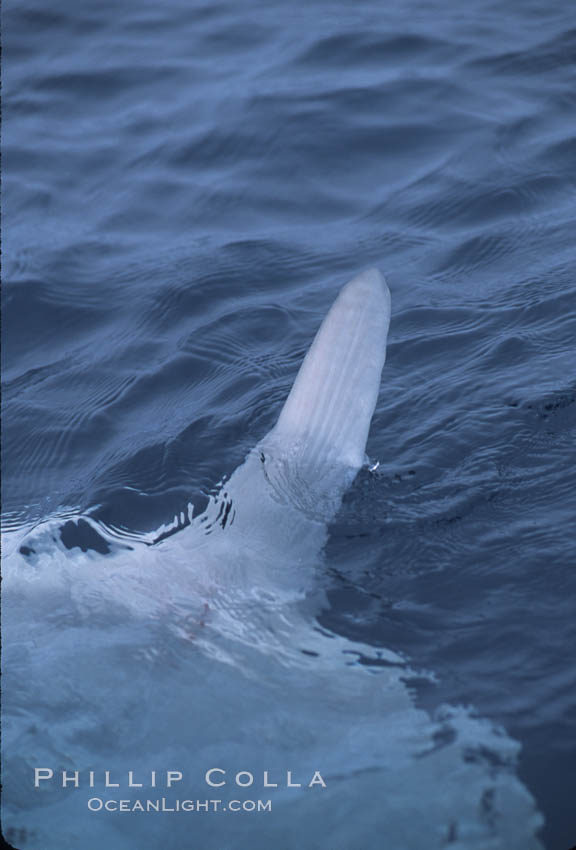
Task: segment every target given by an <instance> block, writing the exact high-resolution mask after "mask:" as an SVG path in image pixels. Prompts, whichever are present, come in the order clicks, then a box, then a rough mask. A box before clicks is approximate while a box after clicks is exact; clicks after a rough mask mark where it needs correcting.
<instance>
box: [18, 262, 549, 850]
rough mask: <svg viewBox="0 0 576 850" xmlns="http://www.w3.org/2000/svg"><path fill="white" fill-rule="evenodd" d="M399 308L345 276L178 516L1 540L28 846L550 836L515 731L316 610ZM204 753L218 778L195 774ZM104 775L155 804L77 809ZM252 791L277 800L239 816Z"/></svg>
mask: <svg viewBox="0 0 576 850" xmlns="http://www.w3.org/2000/svg"><path fill="white" fill-rule="evenodd" d="M389 320H390V295H389V292H388V288H387V286H386V284H385V282H384V280H383V278H382V276H381V275H380V273H379V272H378V271H376V270H371V271H367V272H364V273H363V274H361V275H359V276H358V277H356V278H355V279H354V280H353V281H351V282H350V283H349V284H348V285H347V286H345V287H344V289H343V290H342V291H341V293H340V295H339V296H338V298H337V299H336V301H335V303H334V305H333V306H332V308H331V310H330V312H329V313H328V315H327V317H326V318H325V320H324V322H323V323H322V325H321V327H320V330H319V331H318V334H317V335H316V338H315V339H314V342H313V343H312V346H311V348H310V350H309V352H308V354H307V355H306V358H305V360H304V362H303V364H302V366H301V369H300V371H299V373H298V376H297V378H296V381H295V383H294V385H293V387H292V390H291V392H290V395H289V396H288V399H287V401H286V403H285V405H284V407H283V408H282V411H281V413H280V416H279V418H278V421H277V423H276V425H275V426H274V427H273V428H272V430H271V431H270V432H269V433H268V434H267V435H266V436H265V437H264V438H263V439H262V440H261V441H260V443H259V444H258V445H257V446H256V447H255V448H254V450H253V451H251V452H250V454H249V455H248V457H247V458H246V460H245V462H244V463H243V464H242V465H241V466H240V467H239V468H238V469H237V470H236V471H235V472H234V473H233V475H232V476H231V477H230V479H229V480H228V482H227V483H226V484H225V486H223V488H222V490H221V492H220V493H219V495H218V497H217V498H216V499H214V500H212V502H211V503H210V504H209V506H208V508H207V510H206V512H205V513H204V514H203V515H202V516H201V517H197V518H194V519H193V520H192V522H191V523H190V525H189V526H188V527H186V528H184V529H183V530H181V531H178V532H177V533H175V534H172V535H171V536H165V537H164V539H162V540H161V541H160V542H156V543H153V544H152V545H144V544H140V545H138V544H133V545H127V544H126V542H125V541H124V542H119V541H118V540H115V539H114V538H113V536H111V535H109V537H108V538H107V545H109V548H110V554H109V555H108V556H106V557H104V558H97V557H96V556H95V555H94V553H93V552H82V553H80V552H78V550H77V549H72V550H70V549H67V548H66V547H65V546H64V545H62V539H61V535H60V534H59V532H58V525H57V523H56V522H55V521H50V522H48V523H45V524H44V526H42V527H40V528H37V529H36V530H35V531H34V532H32V533H30V534H28V536H27V537H26V538H25V539H24V537H23V536H22V535H13V536H12V542H10V540H7V547H6V548H7V550H9V552H10V553H9V554H8V556H7V558H6V562H5V567H4V588H3V590H4V601H3V607H4V617H3V620H4V623H3V632H4V635H3V637H4V640H5V643H4V646H3V667H4V671H3V672H4V682H3V684H4V703H3V750H4V753H3V755H4V775H3V784H4V793H3V822H4V829H5V830H7V832H6V834H7V835H8V837H10V834H11V833H10V832H9V831H10V830H12V831H13V834H14V836H15V837H16V838H17V839H18V840H17V846H19V847H21V848H22V850H40V848H42V850H56V848H57V847H58V848H69V850H72V848H74V850H96V848H98V847H100V846H102V844H105V845H106V846H107V847H109V848H110V850H139V848H141V847H144V846H146V847H150V848H154V850H155V848H160V847H170V848H172V850H184V848H190V850H222V848H224V847H225V848H227V850H248V848H250V850H264V848H266V850H268V848H269V847H270V846H275V847H278V848H279V850H293V848H296V847H307V848H310V850H358V848H365V850H371V848H376V847H382V846H387V847H388V846H389V847H391V848H392V847H393V848H397V850H421V848H422V847H423V846H426V848H427V850H444V848H445V850H541V845H540V843H539V841H538V839H537V838H536V831H537V829H538V827H539V826H540V825H541V816H540V815H539V813H538V812H537V810H536V808H535V806H534V801H533V799H532V797H531V795H530V793H529V792H528V791H527V789H526V788H525V787H524V786H523V785H522V783H521V782H520V781H519V780H518V779H517V777H516V775H515V764H516V759H517V754H518V745H517V744H516V743H515V742H514V741H512V740H510V739H509V738H508V737H507V736H506V735H505V733H503V731H502V730H498V729H495V728H494V727H492V726H491V724H489V723H487V722H485V721H481V720H479V719H477V718H475V717H473V716H472V715H471V714H470V712H469V711H467V710H464V709H461V708H449V707H445V708H444V710H443V711H442V712H441V714H440V715H439V716H438V717H435V718H431V717H430V716H429V715H428V714H427V713H426V712H425V711H423V710H421V709H418V708H416V707H415V705H414V704H413V700H412V697H411V694H410V692H409V690H408V688H407V687H406V685H405V684H404V681H403V680H404V679H405V678H406V677H408V676H410V670H409V669H408V668H407V665H406V662H405V660H404V659H403V658H401V657H400V656H398V655H397V654H395V653H394V652H391V651H388V650H385V649H378V650H375V649H374V648H372V647H370V646H366V645H362V644H359V643H356V642H354V641H351V640H348V639H346V638H344V637H341V636H338V635H335V634H332V633H329V632H327V631H326V630H324V629H320V628H319V626H318V623H317V621H316V617H315V614H316V613H317V611H316V608H315V606H317V605H318V603H319V599H321V591H320V592H318V590H317V589H316V588H315V573H316V572H317V571H315V569H314V568H315V567H317V566H318V565H319V563H320V552H321V550H322V547H323V545H324V543H325V540H326V535H327V523H328V522H329V521H330V520H331V519H332V518H333V517H334V515H335V513H336V511H337V510H338V508H339V506H340V503H341V498H342V495H343V493H344V492H345V490H346V488H347V487H349V486H350V484H351V482H352V481H353V479H354V476H355V475H356V473H357V472H358V470H359V468H360V467H361V466H362V464H363V463H364V461H365V454H364V452H365V446H366V439H367V435H368V430H369V427H370V421H371V418H372V415H373V412H374V408H375V405H376V401H377V398H378V391H379V385H380V375H381V371H382V367H383V364H384V358H385V349H386V337H387V332H388V324H389ZM84 521H85V522H91V521H90V520H84ZM94 529H95V530H97V531H98V533H99V534H103V535H104V536H106V532H105V531H103V530H102V529H101V528H100V526H98V527H96V524H94ZM148 543H149V544H151V543H152V540H149V541H148ZM359 658H361V659H362V660H363V662H364V663H358V659H359ZM34 767H41V768H46V769H53V770H54V771H55V776H56V775H58V774H57V771H59V770H60V771H61V770H63V769H64V770H66V771H69V772H70V771H73V770H77V771H78V781H79V786H80V787H79V788H78V789H76V788H74V787H73V788H67V789H66V790H65V791H64V790H63V789H62V787H61V786H60V787H58V784H57V783H51V781H46V782H45V783H43V785H42V788H41V789H35V788H34V787H33V784H32V781H33V768H34ZM213 768H216V769H217V770H218V771H221V772H220V773H218V774H217V776H218V777H222V776H225V777H226V780H227V781H226V784H225V785H223V786H219V787H218V788H214V787H208V786H207V785H206V783H205V782H203V775H204V773H205V772H206V771H208V770H210V769H213ZM167 769H174V770H178V771H181V772H182V774H183V776H184V777H185V781H184V782H183V783H182V785H181V786H179V787H178V788H177V789H175V790H173V791H171V792H168V791H166V790H158V789H157V788H150V787H149V784H150V783H149V781H148V785H146V783H143V785H144V787H137V788H134V787H127V784H126V781H125V780H122V779H120V780H119V784H120V785H121V787H120V788H119V789H113V790H110V789H106V788H103V787H102V779H101V777H104V776H105V775H106V771H109V775H111V776H113V777H114V778H115V779H117V778H118V777H122V776H123V777H127V776H128V775H129V771H131V772H132V774H131V775H132V776H133V777H134V778H135V781H141V780H139V777H142V776H148V777H149V776H150V772H151V770H156V771H161V770H164V771H165V770H167ZM90 771H92V772H93V774H94V776H95V777H96V778H95V779H94V782H93V784H92V785H90V784H89V780H88V776H89V772H90ZM222 771H224V773H222ZM288 771H290V777H291V779H290V782H291V784H289V783H288V780H287V773H288ZM239 772H240V775H241V776H244V777H246V776H253V777H254V784H253V785H250V787H249V788H246V787H238V785H236V784H235V780H234V777H235V776H236V774H237V773H239ZM316 772H319V773H320V774H321V776H322V779H323V783H320V782H316V783H315V787H314V788H312V787H308V784H307V783H308V782H309V781H310V779H311V778H312V777H314V776H315V775H316ZM282 777H283V778H282ZM266 783H268V784H266ZM269 783H273V784H274V783H276V785H275V786H274V785H273V787H270V784H269ZM110 797H112V800H113V802H114V800H118V799H120V798H121V799H122V800H124V801H128V802H127V804H126V805H127V806H128V805H130V806H131V805H132V804H136V803H138V804H139V805H142V806H145V805H146V800H150V799H152V801H154V800H158V798H165V799H167V805H168V807H169V808H168V811H164V812H163V813H162V814H154V813H146V811H144V813H139V812H141V811H142V810H138V813H137V811H136V809H132V808H125V809H124V810H123V811H124V813H122V814H120V813H119V811H118V810H116V811H114V810H110V811H109V810H106V808H105V807H104V803H102V808H101V809H98V810H97V811H96V810H89V808H88V807H89V805H91V804H90V800H92V801H94V800H96V803H92V805H95V806H98V805H99V803H98V801H99V800H100V801H103V800H106V799H108V798H110ZM175 797H177V798H179V799H181V798H183V797H185V798H191V799H192V800H193V801H201V802H202V804H204V802H203V801H205V800H207V799H212V798H214V797H217V798H218V799H219V801H220V802H221V804H222V806H224V810H223V811H220V812H219V813H218V812H213V813H208V812H206V811H205V810H204V811H193V812H189V813H183V812H182V811H180V812H176V810H175V808H174V805H175V799H174V798H175ZM246 798H248V802H250V801H252V802H254V801H257V800H259V799H263V800H264V801H265V800H266V799H270V800H271V809H270V810H268V811H264V812H262V813H258V812H254V811H253V810H249V809H248V810H246V809H245V810H242V809H241V810H240V811H239V812H237V813H236V814H234V813H233V812H232V811H231V808H230V807H231V805H232V803H231V801H234V800H245V799H246ZM255 805H256V803H255ZM170 806H172V808H170ZM129 812H130V813H129ZM88 827H89V828H88Z"/></svg>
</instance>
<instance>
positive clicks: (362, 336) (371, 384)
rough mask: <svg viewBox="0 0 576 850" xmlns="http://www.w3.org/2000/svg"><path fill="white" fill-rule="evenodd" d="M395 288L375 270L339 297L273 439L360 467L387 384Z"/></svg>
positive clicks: (317, 458)
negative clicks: (386, 363)
mask: <svg viewBox="0 0 576 850" xmlns="http://www.w3.org/2000/svg"><path fill="white" fill-rule="evenodd" d="M389 323H390V291H389V289H388V287H387V285H386V282H385V280H384V278H383V276H382V274H381V273H380V272H379V271H378V270H377V269H370V270H368V271H365V272H363V273H362V274H360V275H358V276H357V277H355V278H354V279H353V280H352V281H350V283H348V284H347V285H346V286H345V287H344V288H343V289H342V291H341V292H340V294H339V295H338V298H337V299H336V301H335V302H334V304H333V305H332V308H331V309H330V312H329V313H328V315H327V316H326V318H325V319H324V321H323V322H322V325H321V326H320V329H319V331H318V333H317V334H316V337H315V339H314V341H313V343H312V345H311V346H310V349H309V351H308V353H307V355H306V357H305V359H304V362H303V363H302V366H301V367H300V371H299V372H298V375H297V377H296V380H295V382H294V386H293V387H292V390H291V391H290V395H289V396H288V399H287V401H286V403H285V405H284V407H283V408H282V412H281V413H280V417H279V419H278V422H277V423H276V425H275V427H274V428H273V430H272V432H271V434H270V435H269V437H273V439H274V442H275V443H276V444H277V445H278V444H281V445H284V446H294V445H297V446H298V449H297V455H298V457H299V460H300V462H302V461H307V462H310V463H311V464H312V465H313V466H315V467H318V465H319V464H325V463H336V464H339V463H343V464H344V465H346V466H348V467H352V468H354V469H359V468H360V466H361V465H362V463H363V462H364V452H365V447H366V440H367V437H368V430H369V428H370V421H371V419H372V414H373V413H374V408H375V406H376V401H377V399H378V390H379V387H380V375H381V372H382V367H383V365H384V360H385V356H386V338H387V335H388V326H389Z"/></svg>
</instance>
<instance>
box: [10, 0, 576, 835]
mask: <svg viewBox="0 0 576 850" xmlns="http://www.w3.org/2000/svg"><path fill="white" fill-rule="evenodd" d="M3 21H4V31H5V36H4V39H5V58H4V133H3V164H4V254H3V256H4V288H3V333H4V417H3V418H4V422H3V449H4V455H3V457H4V460H3V462H4V492H3V513H4V523H5V528H6V529H8V530H10V529H12V528H17V527H20V526H23V525H27V524H30V523H32V522H33V521H36V520H40V519H43V518H46V517H50V516H54V515H59V514H65V513H67V512H70V513H78V512H83V513H85V514H90V515H91V516H93V517H94V518H96V519H97V520H99V521H101V522H103V523H106V524H108V525H111V526H114V527H115V528H118V529H124V530H125V532H126V533H133V532H141V531H149V530H152V529H154V528H156V527H158V526H159V525H160V524H162V523H165V522H169V521H170V520H171V519H172V518H173V516H174V515H175V514H177V513H179V512H181V511H184V510H186V507H187V505H188V503H189V502H192V503H193V504H194V506H195V508H196V509H197V510H199V509H201V508H202V507H203V505H204V504H205V501H206V494H207V493H209V492H210V491H211V490H212V489H213V488H214V487H215V485H216V484H217V482H218V481H219V480H220V479H221V478H222V476H223V475H224V474H227V473H229V472H230V471H231V470H232V469H234V467H235V466H237V464H238V463H239V462H240V461H241V459H242V458H243V456H244V455H245V453H246V451H247V450H248V449H249V448H250V447H251V446H252V445H254V444H255V443H256V442H257V440H258V439H259V438H261V437H262V435H263V434H264V433H265V432H266V431H267V430H268V429H269V428H270V427H271V426H272V424H273V423H274V421H275V419H276V417H277V414H278V412H279V409H280V407H281V404H282V401H283V399H284V398H285V396H286V394H287V392H288V389H289V387H290V385H291V383H292V380H293V379H294V376H295V373H296V371H297V368H298V364H299V362H300V360H301V358H302V355H303V354H304V352H305V350H306V348H307V346H308V344H309V342H310V340H311V338H312V336H313V334H314V332H315V330H316V328H317V326H318V324H319V322H320V320H321V318H322V316H323V315H324V313H325V311H326V310H327V308H328V307H329V305H330V304H331V302H332V300H333V298H334V297H335V294H336V292H337V291H338V288H339V286H340V285H342V284H343V283H345V282H346V280H347V279H348V278H350V277H351V276H352V275H353V274H355V273H356V272H357V271H359V270H361V269H362V268H365V267H368V266H371V265H376V266H378V267H379V268H381V269H382V271H383V272H384V273H385V274H386V276H387V279H388V282H389V285H390V288H391V291H392V304H393V309H392V323H391V332H390V340H389V348H388V361H387V365H386V367H385V372H384V380H383V384H382V392H381V396H380V402H379V405H378V407H377V411H376V415H375V418H374V421H373V426H372V431H371V438H370V441H369V445H368V449H369V453H370V456H371V458H372V459H374V460H379V461H380V467H379V468H378V470H377V471H376V472H375V473H374V474H369V473H362V474H361V475H360V477H359V479H358V480H357V482H356V484H355V486H354V488H353V489H352V491H351V492H350V493H349V494H348V496H347V498H346V501H345V504H344V506H343V508H342V511H341V513H340V515H339V517H338V519H337V521H336V522H335V523H334V526H333V528H332V534H331V538H330V542H329V544H328V548H327V553H326V567H325V568H326V572H327V575H328V576H329V579H330V592H329V598H330V605H329V607H328V608H327V609H326V610H325V611H324V613H323V614H322V615H321V617H320V622H321V625H323V626H325V627H326V628H329V629H331V630H332V631H334V632H337V633H339V634H342V635H345V636H347V637H349V638H353V639H355V640H358V641H362V642H364V643H366V644H370V645H372V646H375V647H380V646H382V647H388V648H391V649H393V650H396V651H400V652H405V653H407V655H408V656H409V657H410V658H411V659H412V662H413V663H414V664H415V665H416V666H418V667H420V668H422V669H423V670H428V671H434V673H435V674H436V676H437V678H438V682H437V684H435V685H431V684H416V685H415V686H414V687H415V688H416V695H417V700H418V704H420V705H422V706H423V707H425V708H427V709H429V710H433V708H434V707H435V706H438V705H440V704H442V703H449V704H452V705H456V704H464V705H469V704H470V705H473V706H475V708H476V709H477V710H478V712H479V713H480V714H481V715H482V716H485V717H488V718H490V719H491V720H492V721H494V722H495V723H498V724H502V725H503V726H504V727H505V729H506V730H507V732H508V733H509V734H510V735H511V736H512V737H514V738H516V739H517V740H519V741H520V742H521V743H522V747H523V749H522V756H521V760H520V776H521V778H522V779H523V781H524V782H525V783H526V785H527V786H528V788H529V789H530V790H531V792H532V793H533V794H534V795H535V797H536V799H537V802H538V805H539V807H540V809H541V810H542V811H543V813H544V815H545V818H546V825H545V827H544V830H543V832H542V838H543V842H544V844H545V847H546V848H547V850H568V848H569V847H571V846H572V845H573V844H574V843H576V816H575V815H574V814H573V810H574V799H575V795H576V779H575V763H576V747H575V730H576V667H575V665H574V645H575V642H576V627H575V625H574V623H576V618H575V617H574V599H575V598H576V572H575V570H574V567H575V565H576V540H575V527H576V472H575V460H576V451H575V448H574V441H575V436H576V371H575V339H576V317H575V306H576V302H575V296H576V281H575V265H576V262H575V261H576V247H575V246H576V239H575V224H576V138H575V133H574V127H575V123H574V114H575V113H574V109H575V106H576V74H575V60H576V29H575V26H574V10H573V8H572V6H571V4H569V3H566V2H562V0H553V2H550V3H547V4H544V3H541V2H531V1H530V0H526V2H520V0H513V2H509V3H506V4H503V3H496V2H488V0H473V2H472V3H469V4H466V5H462V4H455V3H450V2H438V3H434V4H432V3H428V2H416V0H404V2H394V3H389V4H384V3H378V2H376V0H364V2H362V1H361V2H356V3H342V2H328V0H326V2H323V0H310V2H307V3H300V2H298V3H292V4H270V3H268V4H264V3H258V2H251V3H243V4H232V3H228V2H222V3H207V4H205V3H200V2H195V0H194V2H188V3H185V2H179V0H169V2H167V3H163V4H161V5H159V4H153V3H148V2H140V3H130V2H128V0H117V2H114V3H109V2H101V3H98V4H89V5H87V4H76V3H72V2H70V0H54V2H52V3H50V4H49V5H46V4H34V3H32V2H28V0H27V1H26V2H23V3H16V2H14V0H12V2H7V3H6V4H5V7H4V14H3ZM399 850H400V848H399Z"/></svg>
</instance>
